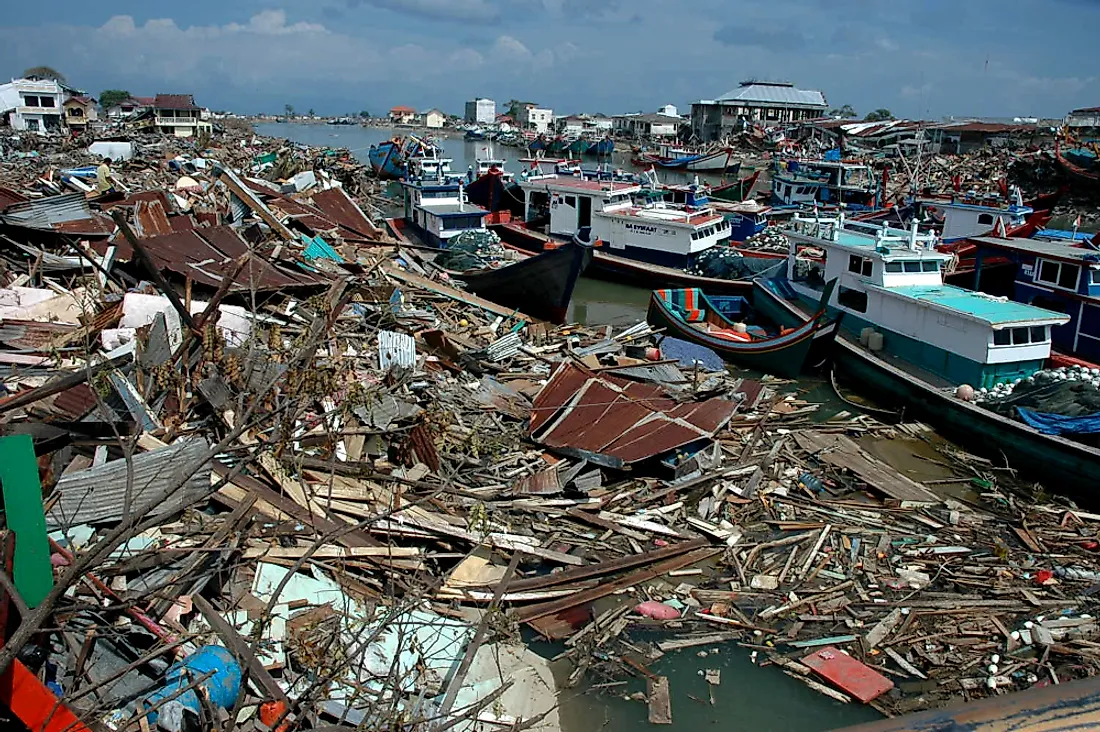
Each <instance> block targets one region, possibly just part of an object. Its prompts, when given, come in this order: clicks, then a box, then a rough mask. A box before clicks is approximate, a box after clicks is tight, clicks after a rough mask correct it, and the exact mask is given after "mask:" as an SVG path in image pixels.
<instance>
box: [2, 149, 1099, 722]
mask: <svg viewBox="0 0 1100 732" xmlns="http://www.w3.org/2000/svg"><path fill="white" fill-rule="evenodd" d="M186 144H187V143H180V142H178V141H175V140H167V139H157V138H148V139H143V140H142V141H141V142H139V143H137V144H136V145H135V150H136V152H135V156H134V157H133V158H132V159H131V160H130V161H128V162H127V163H126V164H125V166H124V167H120V168H118V169H117V170H116V175H117V177H118V178H119V179H120V183H121V184H122V185H124V186H125V187H126V190H123V191H121V192H120V193H118V194H114V195H110V196H104V197H99V198H96V197H88V196H85V195H84V193H82V192H80V190H79V186H75V187H76V188H78V190H75V191H73V190H71V188H73V187H74V186H73V185H72V184H70V183H66V182H65V180H66V178H65V176H66V175H67V174H65V173H63V172H61V171H62V170H68V169H69V168H72V167H75V166H78V165H83V164H85V163H86V162H87V161H86V160H84V159H78V158H73V157H70V158H67V159H64V160H61V159H59V160H54V161H52V162H44V161H41V160H39V159H38V158H35V157H29V158H17V159H16V161H19V160H26V161H32V162H30V163H27V165H28V166H30V167H24V168H20V170H21V172H20V173H17V174H15V173H13V175H12V176H11V177H10V178H9V179H6V180H4V181H3V183H4V185H5V186H6V189H7V190H10V191H13V192H14V193H15V196H12V197H9V198H10V199H11V200H7V199H5V200H4V202H3V204H2V210H0V254H2V257H3V268H2V269H0V368H2V371H0V375H2V381H0V383H2V386H3V398H2V399H0V423H2V424H3V427H4V435H5V436H4V437H3V438H0V451H2V452H3V453H4V454H3V459H0V469H2V470H5V471H6V475H4V476H3V480H2V481H0V482H2V483H3V499H4V501H3V510H4V518H5V522H6V524H5V525H6V531H5V533H4V534H3V535H2V536H0V538H2V539H3V541H2V542H0V549H2V550H3V560H4V568H5V571H4V572H2V573H0V577H2V578H3V579H4V580H5V582H4V583H3V584H4V587H3V588H2V590H0V617H2V618H6V621H5V622H0V628H2V629H4V630H5V631H6V632H5V633H4V634H3V636H2V640H3V644H2V647H0V668H11V669H12V674H13V677H14V679H15V682H16V686H15V688H16V689H19V690H20V691H19V692H17V693H16V694H14V695H10V697H6V696H5V695H4V694H5V692H4V690H3V689H0V703H2V704H4V705H7V707H8V708H10V709H11V710H12V712H13V713H14V714H15V715H16V716H18V717H19V718H20V719H22V720H24V722H25V723H27V724H28V725H29V726H32V727H34V726H35V724H37V721H36V720H41V716H40V715H41V714H42V709H43V708H49V709H52V710H53V711H52V712H51V713H52V714H54V715H55V717H56V721H57V722H58V723H60V724H62V725H63V726H66V727H71V728H72V729H74V730H80V729H87V728H93V727H99V726H100V725H106V726H109V727H112V728H114V729H122V728H127V727H133V726H137V727H139V728H144V727H146V726H148V727H150V728H152V727H156V728H160V729H164V730H170V731H172V732H176V731H177V730H182V729H184V728H188V729H190V728H200V729H211V728H214V727H215V726H218V727H224V728H226V729H229V728H236V727H248V728H255V729H267V730H284V729H285V730H291V729H299V728H302V729H307V728H317V727H322V726H329V725H342V726H347V727H348V728H349V729H350V728H353V727H359V728H364V729H397V728H400V729H409V730H426V729H429V728H435V727H436V726H437V725H438V724H439V723H440V721H443V722H444V723H445V724H449V725H451V726H453V727H454V728H457V729H467V730H483V729H500V728H516V729H518V728H526V729H535V730H546V731H547V732H551V731H552V730H554V729H557V728H558V722H557V709H556V704H557V695H556V688H555V682H554V679H553V677H552V675H551V674H550V671H549V666H548V662H547V661H546V659H544V658H542V657H541V656H539V655H537V654H535V653H534V652H533V651H531V650H530V649H528V648H526V647H524V646H523V645H522V643H521V642H520V635H519V632H518V631H519V628H520V626H525V627H527V628H531V629H533V630H534V631H536V632H537V633H538V634H540V635H541V636H543V637H545V638H548V639H551V640H555V641H562V642H563V643H564V651H563V655H564V657H566V658H568V659H569V660H571V661H572V663H573V668H572V671H571V674H570V678H569V683H572V684H577V683H579V682H580V681H581V680H582V679H583V678H585V677H590V678H589V680H590V681H591V680H596V681H603V682H606V683H607V684H612V685H614V684H618V683H619V682H620V681H621V680H622V677H623V675H624V674H629V675H637V676H640V677H645V678H646V683H647V689H648V695H647V698H648V701H649V704H650V718H651V719H652V720H654V721H658V722H664V721H667V720H671V715H672V706H673V705H672V703H671V699H674V698H676V697H677V695H679V694H681V693H683V690H681V689H677V688H676V687H675V686H674V685H670V683H669V681H668V679H665V678H662V677H658V676H655V675H654V674H653V673H652V672H651V671H649V669H648V668H647V665H648V664H649V663H650V662H651V661H652V660H653V659H654V658H656V657H657V656H658V655H659V654H660V653H664V652H670V651H673V650H675V649H679V648H687V647H692V646H704V647H713V646H714V645H715V644H719V643H721V644H727V645H729V644H736V645H737V646H739V647H743V648H744V652H746V653H755V654H757V655H756V656H755V658H756V659H757V661H758V662H760V663H771V664H776V665H779V666H781V667H782V668H783V669H784V670H785V671H787V672H790V673H792V674H794V675H796V676H797V677H798V678H800V679H803V680H804V681H805V682H806V683H807V684H809V685H811V686H812V688H814V689H817V690H818V691H820V692H821V693H823V694H828V695H829V696H832V697H834V698H838V699H842V700H845V701H849V700H853V699H858V700H860V701H863V702H867V703H873V704H875V705H877V706H878V707H880V708H881V709H883V710H885V711H888V712H890V713H896V712H902V711H907V710H909V709H922V708H928V707H933V706H938V705H941V704H944V703H947V702H948V701H950V700H951V699H953V698H956V697H959V696H964V697H968V698H975V697H982V696H989V695H992V694H997V693H1002V692H1004V691H1005V690H1008V689H1014V688H1026V687H1028V686H1031V685H1035V684H1037V683H1045V682H1046V680H1048V679H1050V680H1055V681H1057V680H1062V679H1069V678H1074V677H1078V676H1082V675H1086V674H1091V673H1094V672H1095V671H1096V668H1097V662H1098V659H1097V657H1096V654H1095V648H1094V646H1095V643H1094V642H1093V641H1094V640H1095V638H1096V634H1097V627H1096V624H1095V622H1093V621H1092V617H1093V616H1094V615H1095V613H1096V610H1097V608H1096V607H1095V605H1096V602H1095V601H1094V600H1093V595H1092V594H1090V593H1089V592H1088V591H1086V590H1087V588H1089V587H1091V585H1092V583H1093V582H1094V581H1095V580H1096V578H1097V577H1100V562H1098V561H1097V558H1096V555H1095V554H1094V552H1095V551H1096V550H1097V548H1098V547H1100V542H1098V540H1097V530H1098V528H1100V516H1097V515H1094V514H1087V513H1083V512H1079V511H1076V510H1074V509H1072V508H1071V507H1065V506H1051V505H1047V504H1042V505H1038V504H1033V503H1031V502H1028V501H1025V500H1024V499H1022V498H1020V497H1018V496H1016V495H1015V494H1013V493H1010V492H1008V491H1007V490H1006V489H1005V488H1004V487H1003V486H1004V485H1005V484H1009V483H1011V480H1010V477H1009V476H1007V475H1006V474H1005V472H1004V471H1003V470H1001V469H999V468H998V467H997V466H995V465H993V464H991V463H989V462H987V461H982V460H980V459H978V458H975V457H973V456H964V455H960V454H958V453H953V452H945V453H944V455H943V460H944V461H945V462H946V464H948V465H950V466H952V467H953V474H952V477H949V478H945V479H944V481H941V482H943V483H944V484H945V485H956V486H964V487H967V486H969V487H970V488H971V489H976V490H977V493H976V494H973V493H970V494H967V497H966V499H965V500H964V499H963V498H956V499H944V498H943V497H941V496H940V495H938V494H937V493H934V492H933V491H932V490H930V489H929V487H928V486H927V485H922V484H920V483H917V482H915V481H913V480H912V479H910V478H908V477H906V476H905V475H903V474H902V473H900V472H899V471H898V470H897V469H895V468H893V467H891V466H890V465H889V464H887V463H886V462H884V461H883V460H880V459H878V458H876V457H874V455H873V454H872V453H871V452H870V449H869V448H867V447H865V446H866V444H867V443H866V442H865V440H866V441H873V438H875V437H889V436H892V435H895V434H899V433H901V434H904V436H906V437H907V438H909V439H913V438H920V437H922V436H924V432H923V430H922V429H921V428H920V427H919V426H914V425H905V426H903V427H900V428H886V427H883V426H881V425H878V424H876V423H874V422H873V421H872V420H870V419H869V418H867V417H853V416H852V415H850V414H841V415H838V416H836V417H834V418H832V419H830V420H827V421H820V420H819V421H815V420H814V417H815V413H816V411H817V409H818V406H817V405H815V404H812V403H809V402H806V401H803V400H800V399H798V398H796V397H795V396H794V395H793V394H784V393H783V392H785V391H787V390H788V388H789V387H790V385H789V384H787V383H785V382H779V381H776V380H773V379H768V378H764V379H750V378H741V377H739V376H737V375H736V374H733V373H729V372H727V371H726V370H725V369H724V368H723V367H722V364H721V363H720V361H719V360H718V359H717V356H716V355H715V354H713V353H712V352H709V351H706V349H700V348H698V347H697V346H692V345H691V344H687V343H683V342H678V341H675V340H674V339H670V338H665V339H663V340H662V341H661V342H660V345H659V347H658V344H657V339H656V337H657V336H659V335H660V334H657V333H654V332H653V330H652V329H651V328H650V327H649V326H648V325H646V324H644V323H643V324H639V325H637V326H633V327H630V328H627V329H626V330H622V331H619V332H616V331H615V330H613V329H612V328H610V327H580V326H576V325H566V326H560V327H554V326H551V325H549V324H547V323H544V322H539V321H536V320H533V319H531V318H529V317H527V316H525V315H524V314H523V313H522V312H520V311H517V310H515V309H512V308H506V307H501V306H498V305H494V304H492V303H490V302H487V301H485V300H482V299H480V298H478V297H475V296H474V295H471V294H470V293H468V292H464V291H461V290H458V289H455V288H453V287H451V286H449V285H448V284H447V283H446V281H445V280H443V279H442V278H438V279H432V278H431V277H429V276H427V275H426V274H424V273H422V272H418V271H415V269H414V268H407V267H403V266H401V262H403V261H407V260H406V259H404V256H403V253H402V252H398V251H397V250H396V247H394V246H393V245H392V243H391V242H390V240H389V239H388V238H387V237H386V236H385V235H384V233H383V232H382V231H381V230H379V229H378V228H377V226H376V225H375V224H374V223H373V221H372V220H371V218H370V217H369V216H368V215H367V214H366V213H365V212H364V210H363V208H362V207H361V206H360V205H358V202H362V201H364V200H365V199H364V196H363V195H360V196H358V197H356V196H355V195H354V194H353V193H352V188H353V186H352V185H350V184H348V183H345V184H344V185H340V184H339V183H340V182H341V180H342V179H343V175H344V174H345V173H347V174H349V175H355V174H357V173H356V172H355V170H356V169H355V168H354V167H348V168H346V169H343V168H342V164H339V165H336V166H335V167H333V165H330V164H329V163H331V162H332V161H329V162H327V163H326V164H324V165H318V163H317V161H318V160H326V159H327V158H329V157H332V156H327V154H326V153H324V152H323V151H318V150H314V149H309V148H299V147H297V146H293V147H289V148H288V147H286V146H281V145H279V144H276V143H272V142H271V141H267V140H263V139H261V138H251V137H249V136H241V135H240V134H239V133H227V135H226V136H225V137H224V138H222V139H220V140H218V141H217V142H216V143H212V144H211V145H210V146H206V147H204V148H203V149H201V150H199V149H197V148H196V149H182V148H180V147H179V146H180V145H186ZM150 150H153V151H159V152H157V153H155V154H154V153H151V152H149V151H150ZM51 154H52V153H51ZM58 154H59V155H60V154H62V153H58ZM66 154H67V153H66ZM73 155H77V154H76V153H74V154H73ZM40 157H49V155H45V156H40ZM336 157H338V156H336ZM281 161H282V162H281ZM40 163H41V164H43V165H44V167H39V166H40ZM6 164H8V165H14V166H15V167H16V168H19V165H18V163H17V162H16V163H13V162H12V159H11V158H8V159H7V162H6ZM349 165H350V163H349ZM50 171H53V172H50ZM71 177H76V178H79V176H78V175H74V176H71ZM182 178H188V179H190V180H189V181H188V182H186V183H185V184H184V185H183V186H181V185H180V180H181V179H182ZM65 191H68V192H65ZM21 199H25V200H21ZM482 246H485V244H484V243H480V242H475V244H474V251H475V252H476V251H478V249H479V248H480V247H482ZM727 258H728V259H729V262H726V259H727ZM734 260H737V261H738V262H741V261H745V258H743V257H740V256H739V255H736V254H733V253H731V252H724V253H722V256H721V257H718V258H717V259H716V261H718V262H719V263H720V265H721V266H722V267H730V266H732V262H733V261H734ZM763 261H765V263H766V264H767V263H769V262H767V261H766V260H763ZM738 266H740V264H738ZM748 269H749V272H750V273H751V271H752V268H751V267H749V268H748ZM742 276H743V275H742ZM9 577H10V578H11V581H7V580H8V579H9ZM853 670H855V671H858V672H859V675H861V676H864V677H865V678H867V679H871V680H872V681H873V683H871V684H868V685H861V686H859V687H858V688H853V687H852V686H851V685H850V684H849V683H848V680H847V679H848V678H849V677H850V676H851V673H852V672H853ZM720 681H721V678H720V675H719V674H718V673H717V672H714V673H711V674H707V676H706V678H705V683H706V684H707V686H708V687H713V686H716V685H718V684H719V683H720ZM597 685H599V684H597ZM35 715H39V716H35Z"/></svg>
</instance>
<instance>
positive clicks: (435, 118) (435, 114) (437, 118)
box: [421, 109, 447, 130]
mask: <svg viewBox="0 0 1100 732" xmlns="http://www.w3.org/2000/svg"><path fill="white" fill-rule="evenodd" d="M421 117H422V118H423V120H424V126H425V127H431V128H432V129H433V130H438V129H440V128H441V127H443V125H444V124H446V123H447V115H445V114H443V113H442V112H440V111H439V110H438V109H429V110H428V111H427V112H425V113H424V114H423V115H421Z"/></svg>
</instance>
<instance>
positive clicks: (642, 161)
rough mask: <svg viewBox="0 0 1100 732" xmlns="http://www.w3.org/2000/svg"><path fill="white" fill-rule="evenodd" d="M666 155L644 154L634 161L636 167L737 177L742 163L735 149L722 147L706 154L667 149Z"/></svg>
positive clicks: (680, 149)
mask: <svg viewBox="0 0 1100 732" xmlns="http://www.w3.org/2000/svg"><path fill="white" fill-rule="evenodd" d="M665 153H666V154H652V153H642V154H640V155H639V156H637V157H636V158H635V159H634V163H635V164H636V165H654V166H657V167H658V168H665V169H667V170H686V171H690V172H700V173H701V172H711V173H713V172H723V171H724V172H725V173H726V174H728V175H734V176H736V175H737V174H738V173H739V172H740V170H741V161H739V160H734V159H733V155H734V149H733V148H732V147H722V148H717V149H715V150H708V151H704V152H691V151H689V150H684V149H682V148H667V149H666V150H665Z"/></svg>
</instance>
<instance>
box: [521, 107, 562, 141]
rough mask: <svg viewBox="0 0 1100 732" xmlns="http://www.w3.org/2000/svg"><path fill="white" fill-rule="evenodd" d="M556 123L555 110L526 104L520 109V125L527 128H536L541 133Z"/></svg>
mask: <svg viewBox="0 0 1100 732" xmlns="http://www.w3.org/2000/svg"><path fill="white" fill-rule="evenodd" d="M552 124H554V110H552V109H546V108H545V107H539V106H537V105H534V104H525V105H523V107H521V108H520V111H519V125H520V127H522V128H523V129H525V130H534V131H535V132H537V133H539V134H540V135H541V134H543V133H544V132H546V131H547V130H549V129H550V125H552Z"/></svg>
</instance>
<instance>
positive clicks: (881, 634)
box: [863, 608, 905, 651]
mask: <svg viewBox="0 0 1100 732" xmlns="http://www.w3.org/2000/svg"><path fill="white" fill-rule="evenodd" d="M903 617H905V613H904V612H902V610H901V608H894V609H893V610H891V611H890V612H889V613H888V614H887V615H886V617H885V618H883V619H882V620H880V621H879V622H878V625H876V626H875V627H873V628H871V631H870V632H869V633H867V635H866V636H865V637H864V639H863V640H864V646H865V647H866V649H867V650H868V651H869V650H871V649H872V648H874V647H875V646H877V645H878V644H879V643H882V641H884V640H885V639H886V636H888V635H890V634H891V633H893V632H894V630H895V629H896V628H897V627H898V625H899V624H900V623H901V619H902V618H903Z"/></svg>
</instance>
